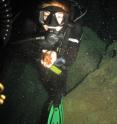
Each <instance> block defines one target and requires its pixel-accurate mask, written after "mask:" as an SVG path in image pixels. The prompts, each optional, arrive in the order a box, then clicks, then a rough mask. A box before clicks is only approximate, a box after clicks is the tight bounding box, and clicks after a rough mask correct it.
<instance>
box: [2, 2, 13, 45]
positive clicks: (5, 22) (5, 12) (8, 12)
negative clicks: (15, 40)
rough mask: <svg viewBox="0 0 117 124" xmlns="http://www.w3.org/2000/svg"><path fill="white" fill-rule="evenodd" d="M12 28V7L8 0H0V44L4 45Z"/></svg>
mask: <svg viewBox="0 0 117 124" xmlns="http://www.w3.org/2000/svg"><path fill="white" fill-rule="evenodd" d="M11 29H12V9H11V6H10V2H9V1H8V0H0V38H1V41H0V44H1V45H2V47H5V46H6V45H7V43H8V41H9V38H10V35H11Z"/></svg>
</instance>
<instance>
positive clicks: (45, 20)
mask: <svg viewBox="0 0 117 124" xmlns="http://www.w3.org/2000/svg"><path fill="white" fill-rule="evenodd" d="M33 9H34V11H33V10H32V9H31V8H30V10H28V13H27V12H26V14H24V15H23V16H22V15H21V20H22V18H23V19H24V20H25V19H26V20H25V21H24V20H23V22H22V21H21V22H20V20H18V21H16V23H18V26H19V27H17V26H15V24H14V25H13V26H14V27H13V31H12V32H14V33H13V34H12V36H11V39H10V42H9V43H8V46H9V47H8V49H9V51H10V52H9V51H8V52H9V54H10V55H9V56H10V57H9V59H10V63H11V65H12V66H14V63H13V60H11V59H12V58H13V59H14V62H15V63H16V64H17V62H18V63H19V62H21V67H20V69H19V70H20V75H18V74H17V73H18V72H17V71H16V67H19V65H20V64H18V65H17V66H15V69H14V70H15V71H14V72H15V73H14V75H15V74H16V77H17V82H18V81H19V82H20V78H21V82H22V76H21V69H22V68H23V66H22V65H23V64H22V63H24V62H22V61H23V60H25V63H26V65H28V64H29V63H33V64H34V66H35V67H36V69H37V71H38V76H39V81H40V82H41V84H42V85H43V86H44V88H45V90H46V91H47V93H48V100H47V102H45V105H44V107H45V108H44V109H43V111H42V116H41V117H40V118H41V119H40V122H39V123H41V124H63V106H62V102H63V97H64V96H65V94H66V93H67V91H66V86H67V70H68V67H69V66H71V65H72V64H73V63H74V62H75V60H76V57H77V54H78V50H79V46H80V41H81V37H82V32H83V31H82V25H81V18H82V17H83V16H84V15H85V14H86V11H82V8H80V5H79V3H77V2H76V1H74V0H69V1H63V0H45V1H43V2H42V3H39V4H36V6H33ZM30 11H31V12H32V15H30V14H31V13H30ZM27 16H29V17H27ZM19 28H20V31H19ZM8 52H7V53H8ZM17 58H18V60H16V59H17ZM12 63H13V64H12ZM7 64H8V62H7ZM8 66H9V64H8ZM11 68H13V67H11ZM8 70H9V69H8ZM6 72H7V71H6ZM24 72H25V71H24V70H23V73H24ZM10 74H12V72H11V71H10ZM4 75H5V74H4ZM7 75H9V74H7ZM14 75H13V76H14ZM18 76H19V77H18ZM3 77H4V76H3ZM6 77H7V78H8V80H11V82H13V81H14V80H13V79H15V78H14V77H13V78H12V76H11V77H9V76H6ZM10 78H11V79H10ZM3 81H4V80H3ZM5 82H7V81H6V79H5ZM14 82H16V81H14ZM24 82H25V83H26V81H24ZM30 82H31V81H30ZM21 84H22V85H24V84H23V83H21ZM21 84H20V83H19V84H18V83H17V87H18V86H19V85H21ZM8 85H9V84H8ZM22 85H21V86H22ZM9 96H10V95H9ZM27 113H28V112H27ZM29 114H30V113H29ZM31 114H32V113H31ZM26 117H28V116H26ZM12 120H13V119H12ZM25 121H26V119H24V122H23V123H25ZM27 121H28V119H27ZM29 123H30V124H32V123H31V121H29V122H28V124H29Z"/></svg>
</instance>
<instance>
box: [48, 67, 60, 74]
mask: <svg viewBox="0 0 117 124" xmlns="http://www.w3.org/2000/svg"><path fill="white" fill-rule="evenodd" d="M50 70H51V71H53V72H54V73H56V74H57V75H60V74H61V73H62V70H61V69H59V68H58V67H56V66H55V65H52V66H51V67H50Z"/></svg>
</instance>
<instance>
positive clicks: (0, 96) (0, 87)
mask: <svg viewBox="0 0 117 124" xmlns="http://www.w3.org/2000/svg"><path fill="white" fill-rule="evenodd" d="M3 91H4V85H3V84H2V83H0V105H3V104H4V100H5V99H6V96H5V95H4V94H2V92H3Z"/></svg>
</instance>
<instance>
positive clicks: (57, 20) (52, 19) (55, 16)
mask: <svg viewBox="0 0 117 124" xmlns="http://www.w3.org/2000/svg"><path fill="white" fill-rule="evenodd" d="M63 18H64V13H63V12H55V13H51V12H50V11H44V12H43V20H44V22H46V21H47V22H48V24H44V25H43V27H44V29H45V30H46V31H48V30H49V29H52V30H56V31H60V30H61V29H62V28H63V26H62V22H63ZM55 24H58V25H55Z"/></svg>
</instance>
